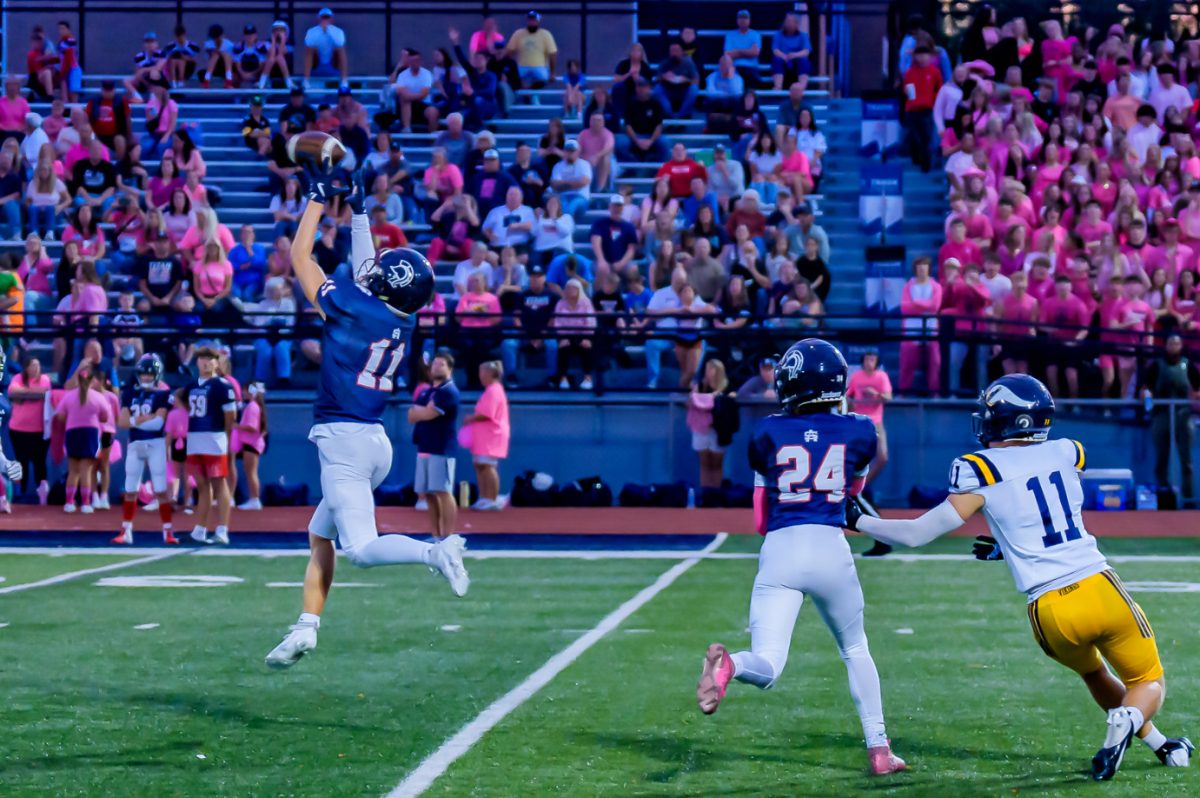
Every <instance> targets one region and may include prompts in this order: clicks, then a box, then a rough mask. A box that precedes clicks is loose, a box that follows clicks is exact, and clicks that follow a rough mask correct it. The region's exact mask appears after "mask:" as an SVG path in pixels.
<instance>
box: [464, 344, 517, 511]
mask: <svg viewBox="0 0 1200 798" xmlns="http://www.w3.org/2000/svg"><path fill="white" fill-rule="evenodd" d="M479 384H480V385H482V386H483V393H481V394H480V395H479V401H477V402H476V403H475V411H474V412H473V413H472V414H471V415H469V416H467V418H466V420H465V421H464V423H463V427H462V429H461V430H460V431H459V443H461V444H462V445H463V448H466V449H470V451H471V460H472V463H473V464H474V465H475V482H476V484H477V485H478V486H479V501H477V502H475V503H474V504H473V505H471V509H472V510H502V509H504V504H503V503H501V501H500V470H499V468H500V461H501V460H504V459H505V458H507V457H508V444H509V440H510V439H511V438H512V428H511V426H510V425H509V418H508V394H507V393H505V391H504V366H503V365H502V364H501V363H500V361H499V360H489V361H487V362H486V363H481V364H480V365H479ZM464 439H465V440H464Z"/></svg>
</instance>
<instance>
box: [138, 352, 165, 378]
mask: <svg viewBox="0 0 1200 798" xmlns="http://www.w3.org/2000/svg"><path fill="white" fill-rule="evenodd" d="M133 371H134V373H135V374H137V376H138V381H139V382H141V379H142V377H151V378H153V384H154V385H158V383H159V382H160V381H161V380H162V375H163V362H162V360H161V359H160V358H159V357H158V355H156V354H154V353H153V352H147V353H146V354H144V355H142V356H141V357H140V358H138V362H137V365H136V366H135V367H134V369H133Z"/></svg>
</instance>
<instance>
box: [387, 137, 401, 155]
mask: <svg viewBox="0 0 1200 798" xmlns="http://www.w3.org/2000/svg"><path fill="white" fill-rule="evenodd" d="M388 147H390V148H391V150H392V152H400V150H401V149H403V147H402V145H401V144H400V139H392V141H391V143H390V144H389V145H388Z"/></svg>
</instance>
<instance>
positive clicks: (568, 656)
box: [387, 532, 729, 798]
mask: <svg viewBox="0 0 1200 798" xmlns="http://www.w3.org/2000/svg"><path fill="white" fill-rule="evenodd" d="M728 537H729V536H728V535H727V534H725V533H724V532H722V533H721V534H719V535H717V536H716V537H715V538H713V541H712V542H711V543H709V544H708V545H707V546H705V547H704V548H703V549H701V551H700V555H707V554H709V553H711V552H712V551H713V550H715V549H716V548H718V547H719V546H720V545H721V544H722V543H724V542H725V540H726V539H727V538H728ZM702 559H703V556H693V557H689V558H688V559H686V560H683V561H682V562H678V563H676V564H675V565H673V566H671V567H670V568H668V569H667V570H666V571H664V572H663V573H662V574H661V575H660V576H659V577H658V579H656V580H654V582H653V584H651V585H649V586H648V587H645V588H643V589H642V590H641V591H639V592H638V593H637V595H635V596H634V597H633V598H631V599H629V600H628V601H626V602H625V603H624V604H622V605H621V606H620V607H617V608H616V609H615V610H613V611H612V612H610V613H609V614H608V615H607V616H605V618H604V619H603V620H601V621H600V623H598V624H596V625H595V626H594V627H592V628H591V629H590V630H588V631H587V632H586V633H585V634H583V635H582V636H580V637H578V638H576V639H575V641H574V642H573V643H571V645H569V646H567V647H566V648H564V649H563V650H562V651H560V652H558V653H557V654H555V655H554V656H553V657H551V658H550V659H548V660H546V662H545V664H544V665H542V667H540V668H538V669H537V670H536V671H534V672H533V673H532V674H530V675H529V676H528V677H527V678H526V679H525V681H523V682H521V683H520V684H518V685H517V686H516V687H514V688H513V689H512V690H509V691H508V692H507V693H505V694H504V695H503V696H501V697H500V698H498V699H496V700H495V701H494V702H492V704H491V706H489V707H488V708H487V709H485V710H484V711H483V712H481V713H479V715H478V716H477V717H476V718H475V720H473V721H471V722H470V723H468V724H467V725H466V726H463V727H462V728H461V729H459V731H458V733H457V734H455V735H454V736H453V737H451V738H450V739H449V740H447V741H446V742H444V743H442V745H441V747H439V748H438V749H437V750H436V751H434V752H433V753H432V754H430V755H429V756H428V757H426V758H425V761H423V762H422V763H421V764H420V765H418V766H417V769H416V770H414V771H413V772H411V773H409V774H408V775H407V776H406V777H405V778H404V781H402V782H400V783H399V784H398V785H397V786H396V788H395V789H394V790H392V791H391V792H389V793H388V794H387V798H415V796H418V795H420V794H422V793H423V792H425V791H426V790H427V789H429V788H430V787H431V786H432V785H433V783H434V782H435V781H437V779H438V778H439V777H440V776H441V775H442V774H443V773H445V772H446V769H447V768H449V767H450V765H452V764H453V763H454V762H455V761H456V760H457V759H458V758H459V757H461V756H462V755H463V754H465V753H467V752H468V751H470V750H471V748H472V747H473V746H474V745H475V743H477V742H479V741H480V739H482V738H483V735H485V734H487V733H488V732H489V731H491V730H492V729H493V728H495V727H496V725H497V724H499V723H500V722H501V721H502V720H504V719H505V718H506V717H508V716H509V715H510V714H511V713H512V712H513V711H514V710H516V709H517V708H518V707H520V706H521V705H522V704H524V703H525V702H526V701H528V700H529V699H530V698H532V697H533V696H534V695H535V694H536V693H537V692H538V691H539V690H541V689H542V688H543V687H545V686H546V685H547V684H549V683H550V682H551V680H553V679H554V677H555V676H557V675H558V674H560V673H562V672H563V671H564V670H565V669H566V668H567V667H568V666H569V665H570V664H571V663H573V662H575V660H577V659H579V658H580V657H581V656H583V654H584V653H585V652H586V651H587V650H588V649H589V648H591V647H592V646H594V645H595V644H596V643H598V642H599V641H600V640H601V639H602V638H603V637H604V636H605V635H607V634H608V633H609V632H611V631H612V630H613V629H616V628H617V627H618V626H619V625H620V624H621V623H622V622H623V621H624V620H625V619H626V618H628V617H629V616H630V615H633V613H635V612H637V611H638V610H639V609H641V608H642V607H643V606H645V605H646V604H647V603H648V602H649V601H650V600H651V599H653V598H654V597H655V596H657V595H658V594H659V593H661V592H663V591H664V590H666V589H667V588H668V587H670V586H671V584H672V583H674V582H675V580H676V579H678V578H679V577H681V576H683V575H684V574H685V573H687V572H688V571H689V570H690V569H691V568H692V567H693V566H694V565H696V564H697V563H699V562H700V561H701V560H702Z"/></svg>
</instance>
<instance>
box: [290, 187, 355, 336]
mask: <svg viewBox="0 0 1200 798" xmlns="http://www.w3.org/2000/svg"><path fill="white" fill-rule="evenodd" d="M304 180H305V184H306V188H305V192H304V193H305V194H306V195H307V197H308V206H307V207H306V208H305V209H304V215H302V216H301V217H300V225H299V226H298V227H297V229H296V238H295V239H294V240H293V241H292V269H293V270H295V272H296V278H297V279H299V280H300V288H301V289H302V290H303V291H304V296H305V297H307V298H308V301H309V302H311V303H312V305H313V307H314V308H316V310H317V313H320V314H321V318H325V311H323V310H321V305H320V303H318V302H317V292H318V291H319V290H320V289H321V286H322V285H323V284H324V283H325V272H323V271H321V267H320V266H318V265H317V262H316V261H315V260H313V256H312V248H313V243H314V242H316V240H317V225H319V224H320V223H321V215H322V214H323V213H324V212H325V203H327V202H329V200H331V199H332V198H333V197H334V196H335V195H337V194H342V193H345V192H346V191H347V190H348V189H346V188H339V187H337V186H334V185H333V177H332V175H327V174H323V173H321V172H318V171H316V169H314V168H313V167H312V166H311V165H306V166H305V167H304Z"/></svg>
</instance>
